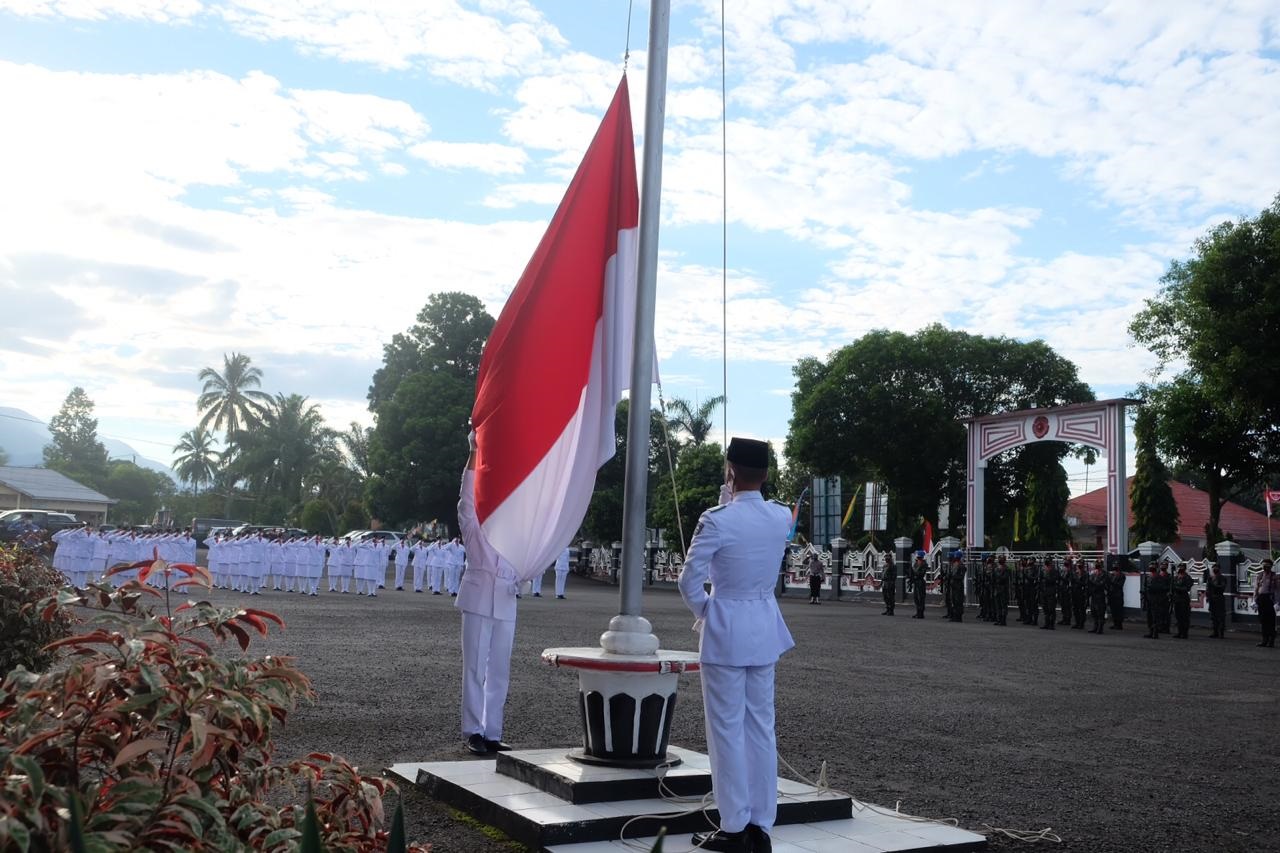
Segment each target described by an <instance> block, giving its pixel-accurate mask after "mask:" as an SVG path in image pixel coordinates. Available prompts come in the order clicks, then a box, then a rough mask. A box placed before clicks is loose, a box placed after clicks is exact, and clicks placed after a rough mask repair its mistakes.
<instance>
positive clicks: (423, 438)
mask: <svg viewBox="0 0 1280 853" xmlns="http://www.w3.org/2000/svg"><path fill="white" fill-rule="evenodd" d="M474 402H475V385H474V384H473V383H471V382H467V381H466V380H464V379H460V378H458V377H456V376H453V375H451V374H449V373H447V372H444V371H438V372H432V371H419V372H415V373H411V374H409V375H408V376H406V377H405V378H404V380H403V381H401V383H400V385H399V387H398V388H396V391H395V394H393V395H392V396H391V397H390V398H389V399H387V400H384V401H383V402H382V404H381V405H380V406H379V407H378V412H377V416H378V425H377V426H376V427H375V428H374V432H373V438H372V440H371V441H370V444H369V464H370V468H371V469H372V471H373V473H372V475H371V476H370V477H369V479H368V480H367V481H366V482H365V495H366V497H367V500H368V504H369V511H370V512H371V513H372V514H373V515H374V516H375V517H377V518H380V519H382V520H383V521H384V522H386V523H388V524H397V525H398V524H401V523H406V522H409V521H415V522H416V521H430V520H432V519H438V520H440V521H443V522H446V523H447V524H449V525H451V526H454V527H455V528H456V524H455V523H454V522H455V518H456V508H457V504H458V481H459V478H460V477H461V476H462V468H463V466H464V465H465V464H466V461H467V453H468V451H467V420H468V418H470V416H471V406H472V404H473V403H474Z"/></svg>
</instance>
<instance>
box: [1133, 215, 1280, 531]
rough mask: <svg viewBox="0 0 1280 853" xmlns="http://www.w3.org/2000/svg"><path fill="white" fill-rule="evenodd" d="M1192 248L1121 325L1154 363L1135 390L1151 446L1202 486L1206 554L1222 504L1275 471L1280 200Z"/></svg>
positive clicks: (1279, 394)
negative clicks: (1149, 425)
mask: <svg viewBox="0 0 1280 853" xmlns="http://www.w3.org/2000/svg"><path fill="white" fill-rule="evenodd" d="M1192 248H1193V256H1192V257H1191V258H1189V259H1186V260H1174V261H1173V262H1171V263H1170V265H1169V270H1168V272H1167V273H1165V275H1164V277H1163V278H1161V284H1162V285H1163V287H1162V288H1161V290H1160V292H1159V293H1158V294H1157V295H1156V296H1155V297H1154V298H1153V299H1149V300H1147V302H1146V305H1145V307H1144V308H1143V310H1142V311H1140V312H1138V314H1137V315H1136V316H1135V317H1134V318H1133V321H1132V322H1131V323H1130V325H1129V331H1130V333H1131V334H1132V335H1133V337H1134V340H1136V341H1137V342H1138V343H1140V344H1142V345H1144V346H1146V347H1147V348H1148V349H1150V350H1151V351H1152V352H1153V353H1155V355H1156V356H1157V358H1158V359H1159V365H1158V368H1157V371H1156V374H1155V376H1156V378H1157V379H1158V380H1159V381H1155V382H1153V383H1150V384H1144V385H1142V386H1140V388H1139V391H1138V393H1139V395H1140V396H1142V397H1143V399H1144V400H1145V402H1146V404H1147V407H1148V408H1149V410H1150V411H1151V413H1152V416H1153V417H1154V419H1155V434H1156V446H1157V448H1158V450H1159V451H1160V452H1161V453H1163V454H1164V455H1165V456H1166V457H1168V458H1169V459H1170V460H1171V461H1172V462H1174V463H1175V464H1176V465H1177V466H1178V467H1179V468H1180V469H1181V470H1185V471H1188V472H1191V473H1193V474H1196V475H1197V476H1196V479H1197V480H1199V481H1200V482H1202V483H1203V485H1204V488H1205V491H1206V492H1207V496H1208V499H1209V521H1208V524H1207V526H1206V531H1205V535H1206V537H1207V546H1208V549H1209V551H1210V553H1212V552H1213V546H1214V545H1215V544H1216V543H1217V542H1219V541H1221V539H1222V538H1223V535H1224V534H1223V531H1222V530H1221V527H1220V519H1221V513H1222V505H1223V503H1225V502H1226V501H1228V500H1231V499H1232V498H1234V497H1236V496H1237V495H1239V494H1240V493H1241V492H1244V491H1255V490H1257V489H1260V488H1261V487H1262V486H1263V485H1264V484H1265V483H1266V482H1267V480H1268V478H1270V477H1274V476H1276V475H1277V474H1278V473H1280V363H1278V362H1277V359H1275V358H1273V357H1271V356H1270V354H1269V353H1268V352H1267V349H1266V348H1267V346H1269V345H1270V344H1271V343H1272V342H1274V341H1276V340H1280V196H1277V197H1276V199H1275V201H1273V202H1272V204H1271V205H1270V206H1269V207H1268V208H1266V209H1265V210H1263V211H1262V212H1261V213H1259V214H1258V216H1256V217H1254V218H1252V219H1242V220H1240V221H1238V222H1224V223H1222V224H1221V225H1218V226H1216V227H1214V228H1212V229H1210V230H1209V232H1208V233H1207V234H1205V235H1204V236H1202V237H1200V238H1199V239H1197V240H1196V241H1195V244H1194V245H1193V247H1192ZM1171 365H1177V366H1178V368H1179V370H1178V371H1177V372H1176V373H1174V374H1173V375H1172V376H1169V375H1168V369H1169V367H1170V366H1171Z"/></svg>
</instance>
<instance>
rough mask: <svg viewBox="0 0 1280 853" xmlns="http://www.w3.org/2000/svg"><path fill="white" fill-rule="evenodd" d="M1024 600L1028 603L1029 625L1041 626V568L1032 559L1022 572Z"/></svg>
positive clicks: (1028, 559) (1028, 560) (1027, 562)
mask: <svg viewBox="0 0 1280 853" xmlns="http://www.w3.org/2000/svg"><path fill="white" fill-rule="evenodd" d="M1022 599H1023V600H1024V601H1025V602H1026V603H1027V624H1028V625H1038V624H1040V567H1039V566H1037V565H1036V562H1035V560H1033V559H1031V558H1030V557H1028V558H1027V559H1026V565H1025V566H1023V570H1022Z"/></svg>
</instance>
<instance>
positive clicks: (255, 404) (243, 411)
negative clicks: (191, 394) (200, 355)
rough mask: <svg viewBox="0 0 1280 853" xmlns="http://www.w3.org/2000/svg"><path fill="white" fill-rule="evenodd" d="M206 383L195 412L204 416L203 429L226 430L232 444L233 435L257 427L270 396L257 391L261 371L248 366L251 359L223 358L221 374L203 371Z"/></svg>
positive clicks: (235, 355) (237, 355) (236, 354)
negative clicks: (255, 425) (211, 426)
mask: <svg viewBox="0 0 1280 853" xmlns="http://www.w3.org/2000/svg"><path fill="white" fill-rule="evenodd" d="M199 378H200V379H201V380H203V381H204V388H203V389H201V393H200V397H199V399H197V400H196V409H197V410H198V411H200V412H201V413H202V414H203V415H204V416H203V417H202V418H200V426H202V427H205V428H208V427H209V425H210V424H212V425H213V428H214V429H225V431H226V432H225V434H226V436H227V439H228V441H230V438H231V435H232V434H233V433H236V432H239V431H241V430H244V429H247V428H249V427H250V426H252V425H254V424H256V423H257V422H258V420H259V419H260V418H261V416H262V408H263V406H264V405H265V404H266V403H267V402H269V401H270V400H271V395H269V394H267V393H266V392H264V391H259V390H257V388H258V386H259V385H261V384H262V371H261V370H259V369H258V368H256V367H250V366H249V356H247V355H245V354H244V353H239V352H233V353H231V355H226V354H225V353H224V354H223V356H222V372H221V373H219V372H218V371H217V370H215V369H214V368H212V367H206V368H205V369H204V370H201V371H200V376H199Z"/></svg>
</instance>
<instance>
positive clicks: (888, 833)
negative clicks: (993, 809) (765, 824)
mask: <svg viewBox="0 0 1280 853" xmlns="http://www.w3.org/2000/svg"><path fill="white" fill-rule="evenodd" d="M771 836H772V838H773V853H882V851H900V853H907V851H930V853H936V851H942V850H945V851H963V850H982V849H984V848H985V847H986V845H987V839H986V838H984V837H983V836H981V835H978V834H977V833H974V832H967V831H965V830H963V829H956V828H955V827H952V826H947V825H946V824H942V823H933V822H928V823H919V822H916V821H912V820H905V819H903V818H895V817H889V816H886V815H882V814H878V813H876V812H872V811H870V810H869V809H868V810H864V811H860V812H858V816H857V817H855V818H846V819H845V820H829V821H823V822H822V823H801V824H791V825H789V826H775V827H774V828H773V832H772V833H771ZM627 840H628V841H630V842H632V843H635V842H636V841H639V842H641V843H644V842H646V841H647V842H650V843H652V842H653V841H654V840H655V839H654V838H653V837H652V836H646V837H641V838H634V837H633V836H632V835H631V833H630V832H628V833H627ZM546 849H547V853H622V851H624V850H625V851H630V853H635V851H634V849H633V848H631V847H628V846H627V845H625V844H623V843H622V842H621V841H619V840H613V841H591V842H587V843H584V844H558V845H555V846H552V847H548V848H546ZM662 849H663V851H664V853H693V851H694V847H693V842H692V840H691V839H690V834H689V833H684V834H677V835H668V836H667V837H666V839H665V840H664V841H663V848H662Z"/></svg>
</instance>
